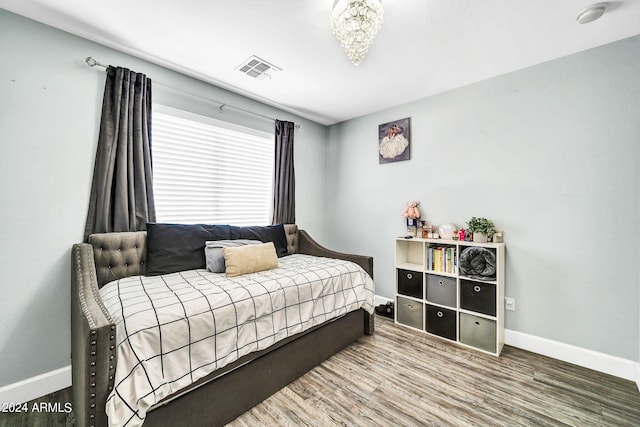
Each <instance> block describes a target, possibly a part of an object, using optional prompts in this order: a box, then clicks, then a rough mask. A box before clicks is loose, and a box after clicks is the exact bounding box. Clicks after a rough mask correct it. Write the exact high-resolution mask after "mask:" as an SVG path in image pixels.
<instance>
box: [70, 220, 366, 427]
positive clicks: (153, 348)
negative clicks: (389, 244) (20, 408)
mask: <svg viewBox="0 0 640 427" xmlns="http://www.w3.org/2000/svg"><path fill="white" fill-rule="evenodd" d="M280 227H282V230H283V232H282V234H283V236H284V239H285V240H284V243H282V244H281V246H282V245H286V248H284V249H283V250H284V251H286V252H287V254H289V255H288V256H283V257H281V258H278V260H279V264H278V266H277V268H274V269H269V270H266V271H260V272H256V273H250V274H242V275H239V276H238V277H235V278H230V277H227V275H225V274H224V273H211V272H209V271H207V270H206V269H201V268H195V269H191V270H184V271H178V272H170V273H163V274H155V275H148V274H146V273H147V272H148V271H151V270H154V269H157V268H158V265H155V266H153V265H149V264H148V263H147V260H148V258H149V261H152V260H153V259H155V260H156V261H157V259H158V258H157V256H156V255H154V257H148V256H147V255H148V254H147V252H148V251H151V250H152V249H153V250H154V251H155V250H156V249H154V248H155V243H153V242H155V241H157V237H156V238H154V239H155V240H153V241H151V239H150V243H153V245H149V246H150V247H147V246H148V245H147V232H130V233H104V234H96V235H92V236H90V238H89V243H81V244H76V245H74V246H73V249H72V267H73V268H72V278H71V279H72V280H71V282H72V313H71V314H72V378H73V400H74V415H75V419H76V424H77V425H79V426H91V425H95V426H102V425H129V426H137V425H142V424H143V423H144V425H145V426H148V425H193V426H197V425H207V426H211V425H224V424H226V423H228V422H229V421H231V420H233V419H234V418H236V417H237V416H239V415H241V414H242V413H244V412H245V411H246V410H248V409H250V408H251V407H253V406H254V405H255V404H257V403H259V402H260V401H262V400H264V399H265V398H266V397H268V396H269V395H271V394H273V393H274V392H276V391H277V390H279V389H280V388H282V387H284V386H285V385H287V384H288V383H290V382H291V381H293V380H295V379H296V378H298V377H299V376H301V375H302V374H304V373H305V372H307V371H308V370H309V369H311V368H313V367H314V366H316V365H318V364H319V363H321V362H322V361H323V360H325V359H327V358H328V357H330V356H332V355H333V354H335V353H336V352H338V351H340V350H341V349H342V348H344V347H346V346H348V345H349V344H350V343H352V342H353V341H355V340H357V339H358V338H359V337H361V336H362V335H364V334H372V333H373V316H372V313H373V306H372V303H373V282H372V277H373V259H372V258H371V257H365V256H358V255H351V254H343V253H338V252H334V251H331V250H328V249H326V248H324V247H322V246H321V245H319V244H318V243H317V242H315V241H314V240H313V239H312V238H311V237H310V236H309V235H308V234H307V233H306V232H305V231H303V230H298V227H297V226H296V225H295V224H286V225H281V226H280ZM149 232H150V233H151V229H150V231H149ZM154 233H155V232H154ZM154 236H156V234H154ZM242 237H246V236H242ZM258 237H263V236H258ZM172 238H173V239H174V240H175V237H172ZM261 240H263V241H264V240H265V239H264V238H262V239H261ZM267 240H268V239H267ZM152 246H153V247H152ZM276 246H278V245H277V244H276ZM200 249H201V248H200ZM154 254H155V252H154ZM173 258H175V257H172V259H173ZM156 264H157V263H156ZM160 267H162V266H160ZM331 277H336V278H339V279H336V278H331ZM161 288H162V291H163V292H165V293H160V291H159V289H161ZM320 288H323V289H324V290H323V289H320ZM156 293H157V297H156V296H155V294H156ZM232 297H233V298H232ZM154 298H155V299H154ZM232 300H234V301H236V302H235V303H231V301H232ZM284 300H288V301H289V302H290V303H291V301H293V302H294V303H293V304H289V305H287V306H283V305H281V302H283V301H284ZM294 300H295V301H294ZM197 301H200V302H197ZM167 307H172V310H173V312H174V313H173V314H172V313H171V310H169V309H168V308H167ZM202 307H205V308H206V309H203V308H202ZM178 311H179V312H180V313H177V314H176V313H175V312H178ZM143 312H144V313H146V315H145V317H144V320H143V321H142V323H138V324H137V326H134V322H133V320H132V319H134V318H136V317H142V315H141V313H143ZM182 313H184V314H185V319H186V320H184V319H183V320H180V316H178V315H181V314H182ZM247 313H249V314H247ZM174 314H175V315H176V316H178V317H171V316H173V315H174ZM230 318H238V319H241V321H240V322H239V325H244V326H237V325H236V326H234V325H229V324H228V320H229V319H230ZM176 319H177V320H176ZM242 319H243V320H242ZM156 321H157V323H155V322H156ZM247 321H248V323H247ZM144 322H150V323H144ZM207 322H209V323H207ZM214 324H217V329H215V332H212V333H203V332H202V331H203V330H204V331H209V330H213V329H212V328H213V326H215V325H214ZM136 328H137V329H136ZM163 334H164V337H162V338H161V339H158V336H162V335H163ZM171 337H173V338H171ZM243 337H244V338H243ZM247 337H248V339H245V338H247ZM211 354H213V356H211ZM205 357H206V359H205ZM122 366H126V367H125V368H123V367H122ZM116 368H117V369H116ZM107 412H108V413H109V417H107Z"/></svg>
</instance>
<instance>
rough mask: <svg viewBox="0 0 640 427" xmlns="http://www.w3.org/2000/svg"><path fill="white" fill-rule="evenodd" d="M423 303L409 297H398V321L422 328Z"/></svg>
mask: <svg viewBox="0 0 640 427" xmlns="http://www.w3.org/2000/svg"><path fill="white" fill-rule="evenodd" d="M423 311H424V309H423V304H422V303H420V302H417V301H413V300H410V299H408V298H402V297H398V301H397V303H396V319H397V320H398V323H402V324H403V325H407V326H411V327H413V328H416V329H422V313H423Z"/></svg>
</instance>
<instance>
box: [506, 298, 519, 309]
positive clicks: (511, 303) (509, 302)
mask: <svg viewBox="0 0 640 427" xmlns="http://www.w3.org/2000/svg"><path fill="white" fill-rule="evenodd" d="M504 308H506V309H507V310H509V311H516V299H515V298H512V297H504Z"/></svg>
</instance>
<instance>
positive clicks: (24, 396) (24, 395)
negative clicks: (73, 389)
mask: <svg viewBox="0 0 640 427" xmlns="http://www.w3.org/2000/svg"><path fill="white" fill-rule="evenodd" d="M69 386H71V365H69V366H65V367H64V368H60V369H56V370H55V371H51V372H45V373H44V374H41V375H37V376H35V377H32V378H27V379H26V380H22V381H18V382H17V383H13V384H9V385H6V386H4V387H0V403H25V402H28V401H30V400H33V399H37V398H39V397H42V396H46V395H47V394H49V393H53V392H55V391H58V390H62V389H63V388H67V387H69Z"/></svg>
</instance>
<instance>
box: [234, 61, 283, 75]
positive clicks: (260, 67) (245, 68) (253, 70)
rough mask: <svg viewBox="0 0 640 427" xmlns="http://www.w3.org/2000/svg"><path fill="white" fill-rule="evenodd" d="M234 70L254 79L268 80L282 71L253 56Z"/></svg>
mask: <svg viewBox="0 0 640 427" xmlns="http://www.w3.org/2000/svg"><path fill="white" fill-rule="evenodd" d="M236 70H240V71H241V72H243V73H245V74H246V75H247V76H250V77H253V78H254V79H270V78H271V77H272V76H273V75H274V74H275V73H277V72H278V71H282V68H279V67H276V66H275V65H273V64H271V63H270V62H268V61H265V60H264V59H262V58H258V57H257V56H255V55H254V56H252V57H250V58H249V59H247V60H246V61H244V62H243V63H242V64H240V65H238V67H237V68H236Z"/></svg>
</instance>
